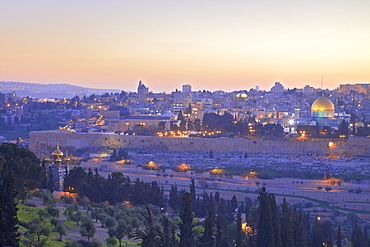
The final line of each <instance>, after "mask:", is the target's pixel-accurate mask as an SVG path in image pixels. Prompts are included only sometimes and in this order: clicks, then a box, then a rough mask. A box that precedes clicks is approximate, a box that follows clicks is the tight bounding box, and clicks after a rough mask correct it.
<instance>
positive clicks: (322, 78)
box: [321, 74, 324, 90]
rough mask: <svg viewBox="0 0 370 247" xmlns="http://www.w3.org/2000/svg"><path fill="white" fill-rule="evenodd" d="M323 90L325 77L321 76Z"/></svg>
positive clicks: (322, 88)
mask: <svg viewBox="0 0 370 247" xmlns="http://www.w3.org/2000/svg"><path fill="white" fill-rule="evenodd" d="M321 90H324V75H323V74H321Z"/></svg>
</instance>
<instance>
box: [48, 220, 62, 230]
mask: <svg viewBox="0 0 370 247" xmlns="http://www.w3.org/2000/svg"><path fill="white" fill-rule="evenodd" d="M50 223H51V224H52V225H53V226H54V230H53V231H56V229H57V225H58V224H59V223H62V221H61V220H60V219H58V218H51V219H50Z"/></svg>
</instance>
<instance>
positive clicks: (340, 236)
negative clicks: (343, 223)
mask: <svg viewBox="0 0 370 247" xmlns="http://www.w3.org/2000/svg"><path fill="white" fill-rule="evenodd" d="M336 244H337V247H342V231H341V230H340V225H338V230H337V241H336Z"/></svg>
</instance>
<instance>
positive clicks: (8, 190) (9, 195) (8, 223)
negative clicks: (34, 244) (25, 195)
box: [0, 159, 19, 247]
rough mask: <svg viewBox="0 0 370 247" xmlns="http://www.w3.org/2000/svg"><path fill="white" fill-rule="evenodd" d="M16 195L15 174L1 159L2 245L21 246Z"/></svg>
mask: <svg viewBox="0 0 370 247" xmlns="http://www.w3.org/2000/svg"><path fill="white" fill-rule="evenodd" d="M16 195H17V192H16V190H15V187H14V177H13V174H12V173H11V172H10V171H9V169H8V165H7V162H4V159H0V246H14V247H16V246H19V234H18V233H17V230H18V226H17V224H18V218H17V210H18V209H17V204H16V202H15V196H16Z"/></svg>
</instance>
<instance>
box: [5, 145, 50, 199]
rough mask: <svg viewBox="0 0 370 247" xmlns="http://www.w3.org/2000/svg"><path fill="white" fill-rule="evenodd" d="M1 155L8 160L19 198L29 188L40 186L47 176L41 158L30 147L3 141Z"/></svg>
mask: <svg viewBox="0 0 370 247" xmlns="http://www.w3.org/2000/svg"><path fill="white" fill-rule="evenodd" d="M0 157H3V158H4V159H5V160H6V161H7V164H8V167H9V170H10V172H12V173H13V175H14V178H15V182H14V184H15V188H16V190H17V191H18V198H21V199H23V198H24V197H25V196H26V194H27V192H28V191H29V190H33V189H36V188H38V187H39V186H40V183H41V181H42V180H43V179H44V178H45V170H44V169H43V168H42V167H41V166H40V160H39V159H38V158H37V157H36V155H35V154H34V153H32V152H31V151H29V150H28V149H25V148H21V147H19V146H18V145H15V144H13V143H2V144H1V145H0Z"/></svg>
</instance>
